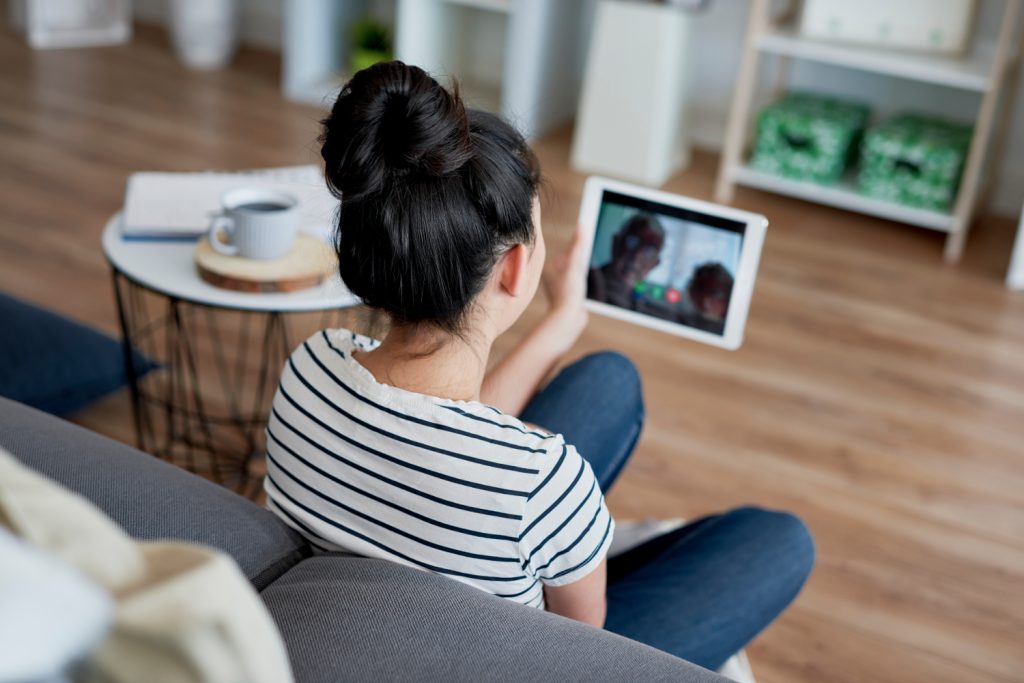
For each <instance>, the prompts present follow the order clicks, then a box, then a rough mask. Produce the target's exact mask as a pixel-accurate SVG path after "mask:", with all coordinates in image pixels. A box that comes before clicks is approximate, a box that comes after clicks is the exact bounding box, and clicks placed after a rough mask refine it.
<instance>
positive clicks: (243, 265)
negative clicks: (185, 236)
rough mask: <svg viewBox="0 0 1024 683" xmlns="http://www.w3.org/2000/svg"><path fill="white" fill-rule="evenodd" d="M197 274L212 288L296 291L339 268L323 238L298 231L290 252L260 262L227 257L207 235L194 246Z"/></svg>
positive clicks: (261, 291)
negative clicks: (212, 244) (214, 246)
mask: <svg viewBox="0 0 1024 683" xmlns="http://www.w3.org/2000/svg"><path fill="white" fill-rule="evenodd" d="M196 267H197V268H198V270H199V277H201V278H203V280H205V281H206V282H209V283H210V284H211V285H214V286H215V287H222V288H224V289H233V290H235V291H238V292H253V293H266V292H295V291H298V290H300V289H306V288H308V287H315V286H316V285H318V284H320V283H321V282H323V281H324V280H326V279H327V278H328V277H329V276H330V275H332V274H333V273H334V272H335V271H336V270H337V268H338V257H337V255H335V253H334V250H333V249H331V248H330V246H328V245H327V244H325V243H324V242H323V241H322V240H319V239H317V238H316V237H313V236H312V235H306V234H304V233H299V235H298V237H296V238H295V244H293V245H292V249H291V251H289V252H288V253H287V254H285V255H284V256H282V257H281V258H279V259H274V260H270V261H261V260H257V259H247V258H242V257H240V256H226V255H224V254H221V253H220V252H218V251H215V250H214V248H213V247H212V246H211V245H210V240H209V238H208V237H203V238H202V239H200V240H199V244H198V246H196Z"/></svg>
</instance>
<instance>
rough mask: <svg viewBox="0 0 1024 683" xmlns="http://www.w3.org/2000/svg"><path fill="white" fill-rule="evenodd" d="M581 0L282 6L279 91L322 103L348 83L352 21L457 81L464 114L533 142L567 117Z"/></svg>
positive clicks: (310, 1) (321, 1)
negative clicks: (506, 123) (379, 27)
mask: <svg viewBox="0 0 1024 683" xmlns="http://www.w3.org/2000/svg"><path fill="white" fill-rule="evenodd" d="M585 1H586V0H289V1H288V2H286V3H284V12H285V15H284V18H285V21H284V41H283V42H284V60H283V74H282V87H283V90H284V93H285V96H286V97H288V98H289V99H293V100H297V101H301V102H306V103H308V104H315V105H320V106H325V105H326V106H330V105H331V103H332V101H333V99H334V98H335V96H336V95H337V93H338V91H339V90H340V88H341V86H342V85H343V84H344V83H345V82H346V81H347V80H348V78H349V77H350V76H351V73H349V68H348V55H349V53H350V52H351V44H350V42H351V38H350V34H351V26H352V24H353V22H355V21H357V20H359V19H361V18H363V17H366V16H375V17H377V18H378V19H382V20H384V21H385V22H386V23H390V24H391V25H393V27H394V30H393V33H394V42H395V46H394V47H395V57H396V58H397V59H401V60H402V61H404V62H406V63H408V64H415V65H416V66H419V67H421V68H423V69H424V70H426V71H428V72H429V73H431V74H432V75H434V76H436V77H438V78H440V79H443V78H445V77H454V78H456V79H458V81H459V85H460V87H461V90H462V94H463V98H464V99H465V101H466V102H467V103H468V104H469V105H470V106H473V107H477V108H481V109H485V110H488V111H493V112H496V113H500V114H502V115H503V116H505V117H506V118H508V119H509V120H511V121H513V122H514V123H515V124H516V125H517V126H518V127H519V129H520V130H521V131H522V132H523V133H524V134H525V135H526V137H527V138H535V137H537V136H540V135H543V134H544V133H546V132H548V131H550V130H551V129H553V128H554V127H556V126H558V125H560V124H562V123H564V122H566V121H568V120H570V119H571V118H572V117H573V115H574V114H575V113H576V105H577V102H578V100H579V92H580V85H581V81H582V60H583V49H582V44H581V41H582V40H583V39H584V36H583V26H582V22H581V21H580V16H581V15H582V14H583V12H584V8H585V7H584V3H585Z"/></svg>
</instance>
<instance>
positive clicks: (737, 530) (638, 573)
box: [522, 352, 814, 669]
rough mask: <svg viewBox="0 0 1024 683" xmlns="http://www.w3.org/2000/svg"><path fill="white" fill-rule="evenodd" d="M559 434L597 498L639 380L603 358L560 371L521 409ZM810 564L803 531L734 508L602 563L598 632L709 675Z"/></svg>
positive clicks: (636, 415) (628, 366)
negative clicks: (603, 595)
mask: <svg viewBox="0 0 1024 683" xmlns="http://www.w3.org/2000/svg"><path fill="white" fill-rule="evenodd" d="M522 418H523V420H525V421H527V422H531V423H533V424H536V425H540V426H542V427H545V428H546V429H549V430H551V431H553V432H557V433H560V434H562V435H564V436H565V439H566V441H568V442H569V443H571V444H573V445H575V446H576V448H577V450H579V452H580V454H581V455H582V456H583V457H584V458H586V459H587V461H588V462H589V463H590V465H591V467H592V468H593V470H594V474H595V475H596V476H597V479H598V482H599V483H600V485H601V488H602V490H603V491H605V492H607V490H608V487H609V486H611V485H612V483H613V482H614V481H615V477H616V476H617V475H618V474H619V472H620V471H621V470H622V467H623V465H625V464H626V461H627V460H628V459H629V456H630V454H631V453H632V452H633V447H634V446H635V445H636V441H637V438H638V437H639V436H640V429H641V427H642V425H643V419H644V408H643V398H642V395H641V389H640V377H639V375H638V374H637V370H636V368H635V367H634V366H633V364H632V363H631V362H630V361H629V360H628V359H627V358H625V357H624V356H622V355H620V354H617V353H611V352H605V353H598V354H594V355H591V356H587V357H585V358H583V359H582V360H579V361H577V362H576V363H573V364H572V365H570V366H568V367H566V368H565V369H564V370H562V372H561V373H559V374H558V376H556V377H555V378H554V379H553V380H552V381H551V383H550V384H548V385H547V386H546V387H545V388H544V389H543V390H542V391H541V392H540V393H538V394H537V396H535V397H534V398H533V400H532V401H531V402H530V404H529V405H528V406H527V407H526V409H525V410H524V411H523V415H522ZM813 565H814V543H813V541H812V540H811V536H810V533H809V532H808V530H807V527H806V526H804V523H803V522H802V521H800V519H799V518H797V517H795V516H793V515H791V514H789V513H786V512H775V511H769V510H763V509H761V508H756V507H743V508H737V509H734V510H729V511H727V512H723V513H721V514H717V515H712V516H709V517H703V518H701V519H698V520H695V521H692V522H690V523H688V524H686V525H685V526H683V527H681V528H679V529H676V530H674V531H671V532H668V533H666V534H664V535H662V536H660V537H658V538H655V539H653V540H650V541H648V542H647V543H644V544H643V545H640V546H638V547H636V548H634V549H632V550H630V551H628V552H626V553H624V554H622V555H618V556H616V557H614V558H612V559H610V560H609V561H608V617H607V620H606V621H605V628H606V629H607V630H609V631H613V632H614V633H618V634H620V635H623V636H626V637H627V638H632V639H634V640H638V641H640V642H642V643H646V644H647V645H650V646H652V647H656V648H658V649H660V650H664V651H665V652H669V653H671V654H674V655H676V656H678V657H682V658H683V659H686V660H688V661H690V662H693V663H695V664H699V665H701V666H704V667H707V668H709V669H718V668H719V667H721V665H722V664H723V663H724V662H725V660H726V659H728V658H729V657H730V656H732V655H733V654H734V653H735V652H736V651H737V650H739V649H740V648H742V647H743V646H745V645H746V644H747V643H748V642H750V641H751V640H752V639H753V638H754V637H755V636H756V635H757V634H758V633H760V632H761V631H762V630H764V628H765V627H766V626H768V624H770V623H771V622H772V621H773V620H774V619H775V618H776V617H777V616H778V615H779V614H780V613H781V612H782V610H783V609H785V608H786V606H787V605H789V603H790V602H792V601H793V598H795V597H796V595H797V593H799V592H800V588H801V587H802V586H803V584H804V582H805V581H806V580H807V577H808V575H809V574H810V572H811V568H812V567H813Z"/></svg>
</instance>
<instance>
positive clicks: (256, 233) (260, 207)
mask: <svg viewBox="0 0 1024 683" xmlns="http://www.w3.org/2000/svg"><path fill="white" fill-rule="evenodd" d="M221 204H222V208H221V211H220V213H219V214H218V215H217V216H215V217H214V219H213V222H212V223H211V224H210V244H211V245H212V246H213V248H214V249H216V250H217V251H218V252H220V253H222V254H226V255H228V256H241V257H243V258H251V259H265V260H269V259H276V258H281V257H282V256H284V255H285V254H287V253H288V251H289V250H290V249H291V248H292V244H293V243H294V242H295V236H296V233H297V232H298V228H299V210H298V206H299V202H298V200H297V199H296V198H295V197H293V196H292V195H290V194H288V193H287V192H281V191H280V190H274V189H270V188H261V187H240V188H237V189H234V190H230V191H229V192H226V193H225V194H224V197H223V198H222V200H221ZM222 234H223V238H224V239H226V241H222Z"/></svg>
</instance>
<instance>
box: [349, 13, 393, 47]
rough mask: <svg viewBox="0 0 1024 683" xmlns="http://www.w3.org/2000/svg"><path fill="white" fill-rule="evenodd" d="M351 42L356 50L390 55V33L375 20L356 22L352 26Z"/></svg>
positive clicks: (368, 19)
mask: <svg viewBox="0 0 1024 683" xmlns="http://www.w3.org/2000/svg"><path fill="white" fill-rule="evenodd" d="M352 42H353V44H354V45H355V49H357V50H366V51H368V52H380V53H387V54H390V53H391V31H390V30H389V29H388V27H387V26H386V25H384V24H382V23H381V22H379V21H377V20H376V19H371V18H366V19H361V20H359V21H357V22H356V23H355V24H354V25H353V26H352Z"/></svg>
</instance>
